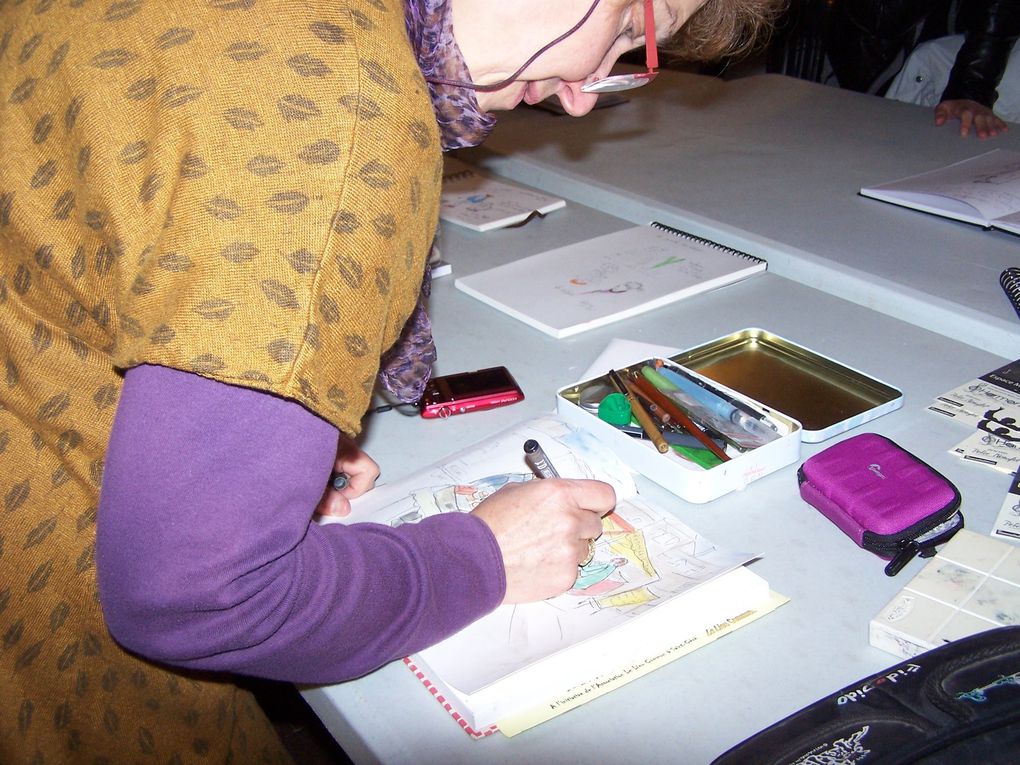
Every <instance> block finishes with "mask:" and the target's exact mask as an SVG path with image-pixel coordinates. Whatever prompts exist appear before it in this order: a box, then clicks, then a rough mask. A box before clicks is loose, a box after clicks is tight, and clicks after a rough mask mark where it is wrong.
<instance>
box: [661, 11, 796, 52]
mask: <svg viewBox="0 0 1020 765" xmlns="http://www.w3.org/2000/svg"><path fill="white" fill-rule="evenodd" d="M786 5H787V0H706V2H705V4H704V5H702V6H701V8H699V9H698V10H697V11H696V12H695V13H694V15H693V16H691V17H690V18H689V19H688V20H687V23H686V24H684V25H683V26H682V27H681V28H680V31H679V32H677V33H676V35H674V37H673V39H671V40H670V41H669V42H668V43H667V44H666V45H663V46H662V49H663V52H665V53H666V54H667V55H669V56H672V57H675V58H677V59H681V60H683V61H712V60H714V59H719V58H722V57H724V56H738V55H740V54H743V53H747V52H749V51H751V50H753V49H754V48H756V47H759V46H761V45H763V44H764V43H765V42H766V41H767V40H768V34H769V32H770V31H771V28H772V25H773V23H774V22H775V20H776V17H777V16H778V15H779V14H780V13H781V12H782V11H783V10H785V8H786Z"/></svg>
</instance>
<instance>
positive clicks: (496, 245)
mask: <svg viewBox="0 0 1020 765" xmlns="http://www.w3.org/2000/svg"><path fill="white" fill-rule="evenodd" d="M627 225H631V222H630V221H628V220H625V219H623V218H616V217H613V216H610V215H607V214H606V213H604V212H600V211H597V210H593V209H590V208H587V207H585V206H583V205H579V204H574V203H572V204H570V205H568V207H567V208H566V209H565V210H563V211H560V212H558V213H555V214H553V215H550V216H548V217H547V218H545V219H544V220H538V221H533V222H532V223H529V224H528V225H527V226H526V227H524V228H520V229H512V230H503V231H494V232H488V233H485V234H475V233H473V232H470V231H466V230H463V229H456V228H455V227H450V226H447V227H444V230H443V234H442V238H441V242H442V246H443V250H444V254H445V255H446V256H447V257H448V259H449V260H450V261H451V262H452V263H453V265H454V275H453V276H448V277H444V278H442V279H440V280H437V282H436V283H435V285H434V291H433V298H432V316H433V320H434V323H435V331H436V337H437V342H438V347H439V362H438V364H437V372H438V373H445V372H455V371H463V370H468V369H477V368H482V367H486V366H492V365H494V364H506V365H507V366H508V367H509V368H510V369H511V371H512V372H513V373H514V375H515V376H516V377H517V379H518V381H519V382H520V383H521V385H522V387H523V389H524V391H525V394H526V396H527V398H526V400H525V401H523V402H521V403H519V404H515V405H513V406H509V407H505V408H503V409H497V410H492V411H489V412H480V413H474V414H470V415H464V416H459V417H453V418H451V419H449V420H445V421H424V420H421V419H419V418H415V417H405V416H402V415H399V414H397V413H395V412H388V413H385V414H381V415H375V416H373V417H371V418H370V419H369V421H368V424H367V431H366V437H365V442H364V446H365V448H366V449H367V450H368V451H369V452H370V453H371V454H372V455H373V456H374V457H375V458H376V459H377V460H378V461H379V462H380V464H381V467H382V480H384V481H385V480H388V479H391V478H392V479H395V478H399V477H402V476H403V475H406V474H407V473H409V472H410V471H412V470H414V469H415V468H418V467H423V466H425V465H427V464H430V463H432V462H434V461H436V460H438V459H439V458H440V457H442V456H444V455H446V454H448V453H451V452H453V451H454V450H456V449H459V448H461V447H464V446H467V445H469V444H471V443H474V442H475V441H478V440H480V439H482V438H484V437H486V436H487V435H490V434H492V433H495V432H496V431H498V430H501V429H503V428H505V427H508V426H510V425H512V424H514V423H517V422H519V421H521V420H523V419H525V418H527V417H529V416H533V415H538V414H542V413H546V412H549V411H551V410H552V409H553V408H554V405H555V404H554V401H555V397H554V392H555V390H556V389H557V388H559V387H561V386H563V385H565V384H567V383H570V382H573V381H575V380H577V379H579V377H580V376H581V375H582V374H583V372H584V371H585V369H586V368H587V367H588V365H589V364H590V363H591V362H592V361H593V360H594V359H595V357H596V356H597V355H598V354H599V353H600V352H601V351H602V350H603V349H604V348H605V346H606V345H607V344H608V343H609V342H610V341H611V340H612V339H614V338H625V339H628V340H637V341H642V342H649V343H656V344H662V345H668V346H674V347H679V348H685V347H691V346H693V345H696V344H699V343H702V342H704V341H707V340H711V339H713V338H716V337H720V336H723V335H726V334H728V333H730V332H732V331H734V330H738V329H741V328H745V327H762V328H765V329H767V330H769V331H772V332H774V333H777V334H779V335H782V336H784V337H787V338H789V339H791V340H794V341H797V342H800V343H802V344H804V345H806V346H808V347H810V348H813V349H815V350H817V351H819V352H821V353H823V354H825V355H828V356H831V357H833V358H836V359H839V360H840V361H842V362H844V363H846V364H849V365H850V366H853V367H856V368H858V369H861V370H863V371H865V372H868V373H870V374H872V375H874V376H876V377H878V378H880V379H882V380H885V381H887V382H889V383H891V384H893V385H896V386H898V387H900V388H901V389H903V390H904V392H905V402H904V406H903V408H902V409H900V410H898V411H896V412H893V413H890V414H888V415H885V416H883V417H881V418H879V419H877V420H875V421H873V422H872V423H869V424H868V425H866V426H864V428H859V429H857V430H855V431H851V432H850V433H851V434H852V433H855V432H860V431H861V430H865V429H866V430H871V431H874V432H878V433H882V434H884V435H886V436H889V437H890V438H892V439H894V440H895V441H897V442H898V443H900V444H901V445H902V446H904V447H905V448H907V449H909V450H911V451H912V452H914V453H915V454H917V455H918V456H919V457H921V458H922V459H924V460H926V461H928V462H930V463H931V464H932V465H933V466H935V467H936V468H937V469H938V470H940V471H942V472H943V473H944V474H945V475H947V476H948V477H949V478H950V479H951V480H953V481H954V482H955V483H956V484H957V485H958V487H959V488H960V490H961V492H962V495H963V498H964V504H963V510H964V513H965V515H966V518H967V525H968V527H969V528H971V529H973V530H976V531H978V532H981V533H988V532H989V531H990V529H991V525H992V522H993V520H994V517H995V515H996V513H997V511H998V508H999V505H1000V503H1001V501H1002V498H1003V496H1004V495H1005V492H1006V490H1007V488H1008V484H1009V477H1008V476H1006V475H1003V474H999V473H996V472H994V471H992V470H990V469H988V468H985V467H983V466H977V465H970V464H963V463H962V462H961V461H959V460H958V459H957V458H955V457H953V456H951V455H950V454H948V453H947V450H948V449H949V448H950V447H952V446H953V445H954V444H956V443H957V442H958V441H960V440H961V439H962V438H963V437H964V436H965V435H966V433H967V431H966V429H965V428H963V427H961V426H960V425H958V424H955V423H952V422H947V421H945V420H943V419H941V418H939V417H936V416H935V415H932V414H930V413H927V412H925V411H924V407H925V405H926V404H927V403H928V402H929V400H930V399H932V398H933V397H934V396H936V395H938V394H940V393H943V392H945V391H946V390H949V389H950V388H952V387H954V386H956V385H958V384H960V383H962V382H966V381H967V380H970V379H971V378H973V377H975V376H977V375H979V374H981V373H984V372H986V371H989V370H991V369H994V368H995V367H997V366H999V365H1000V364H1002V363H1003V362H1004V361H1005V360H1006V359H1005V358H1004V357H1003V356H1001V355H995V354H993V353H989V352H988V351H987V350H983V349H981V348H978V347H974V346H973V345H972V344H968V343H964V342H959V341H957V340H954V339H951V338H949V337H946V336H945V335H943V334H940V333H937V332H933V331H930V330H928V329H925V328H923V327H921V326H918V325H917V324H916V323H909V322H904V321H900V320H898V319H896V318H894V317H892V316H890V315H888V314H886V313H883V312H879V311H875V310H872V309H870V308H868V307H866V306H863V305H860V304H857V303H854V302H851V301H849V300H844V299H840V298H837V297H835V296H833V295H831V294H829V293H827V292H825V291H822V290H818V289H814V288H812V287H809V286H805V285H803V284H800V283H798V282H796V281H794V280H793V279H790V278H786V277H784V276H781V275H778V274H776V273H765V274H762V275H760V276H756V277H754V278H752V279H749V280H747V281H744V282H742V283H739V284H735V285H731V286H729V287H726V288H724V289H720V290H717V291H714V292H710V293H707V294H703V295H699V296H696V297H694V298H691V299H688V300H685V301H682V302H681V303H678V304H674V305H673V306H668V307H665V308H661V309H657V310H655V311H652V312H650V313H647V314H644V315H642V316H639V317H635V318H632V319H628V320H625V321H622V322H618V323H616V324H612V325H609V326H606V327H603V328H599V329H596V330H592V331H590V332H586V333H582V334H580V335H577V336H575V337H571V338H567V339H564V340H554V339H552V338H550V337H547V336H546V335H543V334H541V333H540V332H538V331H537V330H534V329H532V328H531V327H528V326H527V325H525V324H523V323H521V322H518V321H516V320H514V319H512V318H510V317H508V316H505V315H503V314H502V313H499V312H497V311H495V310H493V309H491V308H489V307H488V306H485V305H484V304H482V303H480V302H479V301H477V300H475V299H473V298H471V297H469V296H468V295H466V294H464V293H462V292H460V291H459V290H456V289H455V287H454V284H453V279H454V278H455V277H456V275H464V274H468V273H472V272H474V271H476V270H480V269H482V268H488V267H491V266H494V265H497V264H499V263H502V262H506V261H508V260H512V259H515V258H519V257H523V256H525V255H528V254H532V253H534V252H538V251H541V250H545V249H549V248H551V247H554V246H557V245H560V244H565V243H568V242H572V241H578V240H580V239H584V238H587V237H590V236H595V235H598V234H601V233H607V232H609V231H612V230H616V229H618V228H622V227H624V226H627ZM848 435H849V434H848ZM832 442H833V441H829V442H825V443H821V444H804V445H803V447H802V453H801V458H802V459H803V458H806V457H808V456H810V455H811V454H813V453H815V452H817V451H818V450H820V449H821V448H824V447H825V446H827V445H829V444H830V443H832ZM643 488H644V490H645V491H647V492H649V493H650V494H652V495H653V496H655V497H656V498H658V499H659V500H660V501H662V502H664V503H666V504H667V506H668V507H670V508H671V509H672V510H674V511H675V512H676V514H677V516H678V517H679V518H681V520H683V521H684V522H685V523H687V524H688V525H690V526H692V527H694V528H696V529H698V530H699V531H701V532H702V533H703V534H705V535H706V536H708V537H709V538H711V539H713V540H715V541H717V542H720V543H723V544H725V545H727V546H730V547H732V548H734V549H741V550H750V551H761V552H762V553H763V554H764V557H763V558H762V559H761V560H759V561H757V562H755V563H754V564H753V569H754V570H755V571H756V572H758V573H759V574H761V575H762V576H764V577H765V578H766V579H767V580H768V581H769V583H770V584H771V585H772V587H773V588H774V589H775V590H777V591H778V592H780V593H782V594H784V595H786V596H788V597H789V598H790V599H791V600H790V602H789V603H788V604H787V605H785V606H783V607H782V608H780V609H779V610H778V611H776V612H775V613H772V614H769V615H767V616H766V617H764V618H763V619H761V620H759V621H758V622H756V623H753V624H750V625H748V626H746V627H744V628H742V629H740V630H737V631H736V632H734V633H733V634H732V635H729V636H727V637H725V638H723V639H721V640H719V641H717V642H715V643H713V644H711V645H708V646H706V647H704V648H702V649H700V650H698V651H695V652H694V653H692V654H690V655H688V656H686V657H683V658H682V659H680V660H679V661H676V662H673V663H672V664H670V665H668V666H666V667H664V668H662V669H659V670H657V671H655V672H653V673H651V674H650V675H648V676H646V677H644V678H641V679H639V680H637V681H635V682H633V683H631V684H629V685H627V686H625V687H623V688H621V689H618V690H615V691H613V692H612V693H610V694H608V695H606V696H603V697H601V698H598V699H596V700H594V701H592V702H590V703H588V704H585V705H583V706H582V707H580V708H578V709H576V710H573V711H571V712H568V713H567V714H565V715H563V716H561V717H559V718H555V719H553V720H551V721H549V722H546V723H543V724H542V725H540V726H538V727H536V728H534V729H532V730H530V731H526V732H524V733H522V734H520V735H518V736H515V737H513V738H506V737H503V736H501V735H495V736H492V737H489V738H487V739H484V740H480V741H473V740H470V739H469V738H468V737H467V736H466V735H465V734H464V733H463V732H462V731H461V730H460V729H459V727H458V726H457V725H456V724H455V723H454V722H453V721H452V720H451V719H450V718H449V717H448V716H447V714H446V712H444V711H443V710H442V708H441V707H440V705H439V704H438V703H436V701H435V700H434V699H433V698H432V697H431V696H430V695H429V694H428V693H427V692H426V691H425V690H424V688H422V687H421V685H420V684H419V683H418V681H417V680H416V679H415V678H414V677H413V676H412V674H411V672H409V671H408V670H407V669H406V668H405V667H404V666H403V664H402V663H399V662H397V663H393V664H390V665H387V666H385V667H383V668H382V669H380V670H378V671H376V672H374V673H372V674H370V675H368V676H366V677H364V678H361V679H359V680H356V681H352V682H347V683H342V684H337V685H333V686H327V687H322V688H306V689H303V694H304V696H305V698H306V700H307V701H308V702H309V703H310V704H311V706H312V707H313V709H315V711H316V712H317V714H318V715H319V716H320V717H321V719H322V720H323V721H324V723H325V724H326V726H327V727H328V728H329V730H330V731H331V732H332V733H333V735H334V736H335V737H336V738H337V740H338V741H339V742H340V743H341V745H342V746H343V747H344V749H345V750H346V751H347V753H348V754H349V755H350V757H351V758H352V759H353V760H354V761H355V762H357V763H434V762H443V763H520V762H535V763H543V764H549V763H571V764H573V763H577V762H584V761H588V760H591V759H593V758H597V760H598V761H600V762H620V763H626V762H652V763H655V762H671V763H684V764H686V763H691V764H699V763H708V762H710V761H711V760H712V759H713V758H714V757H715V756H717V755H719V754H720V753H722V752H723V751H724V750H726V749H728V748H729V747H730V746H732V745H734V744H736V743H738V742H739V741H741V740H742V739H744V738H745V737H747V736H749V735H751V734H753V733H754V732H755V731H757V730H759V729H761V728H763V727H765V726H767V725H769V724H770V723H772V722H775V721H776V720H779V719H781V718H782V717H785V716H786V715H788V714H790V713H792V712H793V711H795V710H797V709H798V708H800V707H802V706H804V705H806V704H809V703H810V702H812V701H814V700H815V699H817V698H820V697H822V696H825V695H827V694H828V693H830V692H832V691H835V690H838V689H839V688H841V687H843V686H844V685H846V684H849V683H851V682H853V681H855V680H857V679H859V678H861V677H864V676H866V675H868V674H870V673H873V672H876V671H879V670H881V669H883V668H885V667H887V666H890V665H892V664H894V663H896V661H897V660H896V659H895V657H893V656H891V655H889V654H886V653H883V652H881V651H879V650H877V649H874V648H872V647H870V645H869V644H868V633H867V628H868V620H869V619H870V618H871V617H872V616H873V615H874V614H875V613H877V612H878V610H879V609H880V608H881V607H882V606H883V605H884V604H885V603H886V602H887V601H888V600H889V599H890V598H891V597H892V596H893V594H894V593H895V592H896V591H897V590H899V589H900V588H901V587H902V586H903V585H904V584H905V583H906V582H907V581H908V580H909V579H910V578H911V577H912V576H913V575H914V574H916V573H917V572H918V571H919V570H920V568H921V566H922V565H923V563H922V561H920V560H915V561H913V562H912V563H911V564H909V565H908V566H907V568H906V569H905V570H904V571H903V572H902V573H901V574H900V575H899V576H897V577H895V578H888V577H886V576H885V575H884V574H883V573H882V566H883V563H882V561H881V560H879V559H878V558H876V557H875V556H873V555H871V554H870V553H867V552H864V551H862V550H860V549H859V548H857V547H856V546H855V545H854V544H853V542H851V541H850V540H849V539H848V538H847V537H846V536H844V535H843V534H842V532H840V531H839V530H838V529H837V528H836V527H835V526H833V525H832V524H831V523H830V522H829V521H827V520H826V519H825V518H823V517H822V516H821V515H820V514H819V513H818V512H817V511H816V510H814V509H813V508H811V507H810V506H809V505H807V504H805V503H804V502H803V501H802V500H801V499H800V498H799V495H798V492H797V483H796V465H791V466H788V467H786V468H783V469H781V470H779V471H777V472H775V473H773V474H771V475H768V476H766V477H764V478H762V479H760V480H758V481H756V482H754V483H752V484H750V485H749V486H748V487H747V488H746V489H745V490H743V491H740V492H735V493H733V494H730V495H727V496H725V497H722V498H720V499H718V500H715V501H713V502H710V503H707V504H703V505H694V504H689V503H686V502H683V501H680V500H678V499H676V498H675V497H672V496H671V495H668V494H666V493H665V492H662V491H661V490H658V489H657V487H655V486H654V485H651V484H645V485H644V486H643Z"/></svg>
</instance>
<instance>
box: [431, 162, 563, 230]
mask: <svg viewBox="0 0 1020 765" xmlns="http://www.w3.org/2000/svg"><path fill="white" fill-rule="evenodd" d="M566 204H567V203H566V200H563V199H560V198H559V197H554V196H550V195H549V194H544V193H543V192H541V191H537V190H535V189H530V188H526V187H524V186H518V185H516V184H512V183H507V182H506V181H500V180H496V179H495V178H493V177H491V176H489V175H486V174H484V173H482V172H481V171H479V170H476V169H475V168H473V167H471V166H470V165H467V164H464V163H463V162H458V161H457V160H455V159H452V158H447V160H446V163H445V166H444V173H443V190H442V195H441V197H440V200H439V217H440V218H442V219H443V220H446V221H449V222H450V223H456V224H457V225H458V226H465V227H466V228H470V229H473V230H474V231H490V230H492V229H495V228H506V227H507V226H513V225H517V224H521V223H523V222H525V221H527V220H528V219H529V218H530V217H532V216H544V215H546V214H547V213H550V212H552V211H553V210H558V209H560V208H561V207H565V206H566Z"/></svg>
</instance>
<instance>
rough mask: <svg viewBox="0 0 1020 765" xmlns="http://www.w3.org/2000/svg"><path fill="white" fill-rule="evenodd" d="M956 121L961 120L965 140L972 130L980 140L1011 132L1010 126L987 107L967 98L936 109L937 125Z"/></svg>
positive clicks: (962, 134)
mask: <svg viewBox="0 0 1020 765" xmlns="http://www.w3.org/2000/svg"><path fill="white" fill-rule="evenodd" d="M954 119H958V120H960V135H961V136H962V137H964V138H966V137H967V136H968V135H969V134H970V131H971V129H972V128H973V130H974V133H975V134H976V135H977V137H978V138H994V137H995V136H997V135H998V134H999V133H1005V132H1006V131H1007V130H1009V125H1007V124H1006V123H1005V122H1004V121H1003V120H1002V119H1000V118H999V117H998V116H996V114H995V112H993V111H992V110H991V109H989V108H988V107H987V106H985V105H984V104H979V103H978V102H977V101H971V100H969V99H965V98H961V99H953V100H949V101H943V102H942V103H940V104H939V105H938V106H936V107H935V124H936V125H944V124H946V123H947V122H948V121H950V120H954Z"/></svg>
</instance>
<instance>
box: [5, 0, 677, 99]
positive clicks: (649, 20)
mask: <svg viewBox="0 0 1020 765" xmlns="http://www.w3.org/2000/svg"><path fill="white" fill-rule="evenodd" d="M599 2H600V0H594V2H593V3H592V4H591V7H589V8H588V11H587V13H585V14H584V16H583V17H581V20H580V21H578V22H577V23H576V24H574V26H572V27H571V28H570V29H568V30H567V31H566V32H564V33H563V34H561V35H560V36H559V37H557V38H556V39H555V40H553V41H552V42H550V43H547V44H545V45H543V46H542V47H541V48H539V49H538V50H537V51H536V52H535V53H534V55H532V56H531V58H529V59H528V60H527V61H525V62H524V63H523V64H522V65H521V68H520V69H518V70H517V71H516V72H514V73H513V74H511V75H510V76H509V77H506V78H505V79H502V80H500V81H499V82H494V83H491V84H489V85H478V84H476V83H473V82H461V81H459V80H447V79H444V78H441V77H426V78H425V79H426V81H428V82H431V83H433V84H434V85H448V86H452V87H456V88H467V89H469V90H475V91H478V92H480V93H486V92H492V91H496V90H500V89H501V88H505V87H506V86H507V85H509V84H510V83H512V82H515V81H516V80H517V78H518V77H520V76H521V74H522V73H523V72H524V70H525V69H527V68H528V67H529V66H531V64H532V63H533V62H534V61H535V59H537V58H538V57H539V56H541V55H542V54H543V53H545V52H546V51H547V50H549V49H550V48H552V47H553V46H554V45H558V44H559V43H561V42H563V41H564V40H566V39H567V38H568V37H570V35H572V34H574V32H576V31H577V30H578V29H580V28H581V27H582V26H583V24H584V22H586V21H587V20H588V18H589V17H590V16H591V15H592V13H594V12H595V8H596V7H598V4H599ZM0 3H2V0H0ZM645 65H646V66H647V67H648V71H647V72H639V73H637V74H614V75H610V76H609V77H603V78H602V79H601V80H595V81H594V82H589V83H588V84H587V85H584V86H582V87H581V90H582V91H583V92H585V93H613V92H615V91H619V90H631V89H633V88H640V87H641V86H642V85H647V84H648V83H649V82H651V81H652V80H654V79H655V76H656V75H657V74H658V72H657V71H656V69H658V68H659V48H658V46H657V45H656V44H655V12H654V10H653V9H652V0H645Z"/></svg>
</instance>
